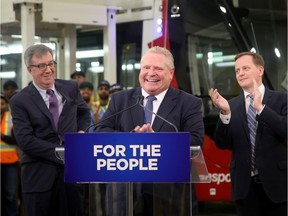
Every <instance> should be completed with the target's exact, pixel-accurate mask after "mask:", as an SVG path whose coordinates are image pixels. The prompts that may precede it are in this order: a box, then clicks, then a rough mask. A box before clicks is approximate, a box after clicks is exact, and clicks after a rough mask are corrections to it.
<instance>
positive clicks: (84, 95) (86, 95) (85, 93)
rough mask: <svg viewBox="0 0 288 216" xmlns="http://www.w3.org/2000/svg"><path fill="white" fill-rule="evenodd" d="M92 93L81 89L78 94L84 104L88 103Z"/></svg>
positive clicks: (89, 90)
mask: <svg viewBox="0 0 288 216" xmlns="http://www.w3.org/2000/svg"><path fill="white" fill-rule="evenodd" d="M92 93H93V91H92V90H91V89H90V88H81V89H80V94H81V95H82V98H83V99H84V101H86V103H89V102H90V99H91V96H92Z"/></svg>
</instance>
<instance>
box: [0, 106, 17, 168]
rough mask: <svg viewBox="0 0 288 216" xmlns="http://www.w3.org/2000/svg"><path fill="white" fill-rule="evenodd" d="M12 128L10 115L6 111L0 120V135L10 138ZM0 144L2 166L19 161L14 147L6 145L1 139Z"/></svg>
mask: <svg viewBox="0 0 288 216" xmlns="http://www.w3.org/2000/svg"><path fill="white" fill-rule="evenodd" d="M12 128H13V124H12V116H11V113H10V112H9V111H6V112H5V113H4V114H3V117H2V118H1V134H3V135H6V136H11V134H12V133H11V132H12ZM0 142H1V144H0V153H1V156H0V162H1V163H3V164H12V163H16V162H17V161H18V159H19V157H18V153H17V149H16V147H15V146H14V145H8V144H7V143H5V142H4V141H3V140H1V138H0ZM15 144H16V143H15Z"/></svg>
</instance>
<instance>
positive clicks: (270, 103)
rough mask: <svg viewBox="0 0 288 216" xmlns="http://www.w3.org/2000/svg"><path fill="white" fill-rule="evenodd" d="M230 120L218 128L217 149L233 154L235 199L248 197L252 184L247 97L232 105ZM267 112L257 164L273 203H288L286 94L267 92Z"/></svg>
mask: <svg viewBox="0 0 288 216" xmlns="http://www.w3.org/2000/svg"><path fill="white" fill-rule="evenodd" d="M229 104H230V107H231V120H230V123H229V124H228V125H224V124H223V123H222V122H221V120H219V121H218V124H217V127H216V134H215V135H216V137H215V141H216V145H217V146H218V147H219V148H221V149H230V150H232V160H231V164H230V169H231V181H232V193H233V198H234V199H236V200H238V199H243V198H245V197H246V196H247V194H248V191H249V187H250V182H251V144H250V140H249V131H248V124H247V115H246V109H245V101H244V93H242V94H241V95H239V96H238V97H236V98H233V99H232V100H230V101H229ZM263 104H265V108H264V109H263V111H262V113H261V114H260V115H259V116H257V117H256V119H257V121H258V128H257V135H256V141H255V142H256V143H255V146H256V147H255V157H256V158H255V160H256V161H255V162H256V167H257V169H258V171H259V176H260V179H261V181H262V184H263V187H264V190H265V192H266V194H267V195H268V196H269V197H270V199H271V200H272V201H274V202H283V201H286V200H287V92H276V91H271V90H269V89H267V88H266V89H265V95H264V98H263Z"/></svg>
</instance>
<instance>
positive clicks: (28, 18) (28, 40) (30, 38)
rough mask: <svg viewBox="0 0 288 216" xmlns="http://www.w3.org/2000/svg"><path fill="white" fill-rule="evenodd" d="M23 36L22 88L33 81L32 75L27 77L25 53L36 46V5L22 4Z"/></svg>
mask: <svg viewBox="0 0 288 216" xmlns="http://www.w3.org/2000/svg"><path fill="white" fill-rule="evenodd" d="M21 35H22V47H23V52H22V73H21V84H22V88H23V87H25V86H27V85H28V82H29V81H31V80H32V77H31V75H28V76H27V73H28V74H29V72H28V71H27V67H26V65H25V63H24V52H25V50H26V49H27V48H28V47H29V46H31V45H33V44H34V36H35V14H34V4H31V3H22V4H21Z"/></svg>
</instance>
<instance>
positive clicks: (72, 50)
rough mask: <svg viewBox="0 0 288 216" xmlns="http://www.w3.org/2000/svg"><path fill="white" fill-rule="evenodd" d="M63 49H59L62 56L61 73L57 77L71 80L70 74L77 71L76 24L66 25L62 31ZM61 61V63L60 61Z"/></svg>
mask: <svg viewBox="0 0 288 216" xmlns="http://www.w3.org/2000/svg"><path fill="white" fill-rule="evenodd" d="M62 38H63V43H64V44H63V47H62V46H61V47H59V50H60V53H61V54H60V56H61V57H62V58H60V59H61V62H59V71H58V74H57V77H58V78H60V79H66V80H68V79H70V74H71V73H72V72H73V71H75V69H76V50H77V33H76V26H75V25H74V24H64V26H63V31H62ZM60 59H59V61H60Z"/></svg>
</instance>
